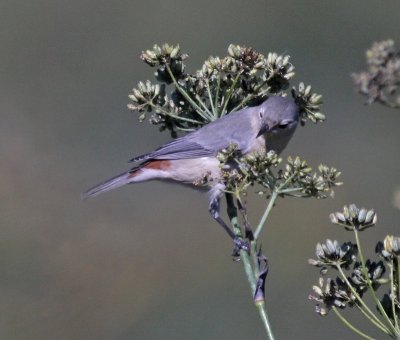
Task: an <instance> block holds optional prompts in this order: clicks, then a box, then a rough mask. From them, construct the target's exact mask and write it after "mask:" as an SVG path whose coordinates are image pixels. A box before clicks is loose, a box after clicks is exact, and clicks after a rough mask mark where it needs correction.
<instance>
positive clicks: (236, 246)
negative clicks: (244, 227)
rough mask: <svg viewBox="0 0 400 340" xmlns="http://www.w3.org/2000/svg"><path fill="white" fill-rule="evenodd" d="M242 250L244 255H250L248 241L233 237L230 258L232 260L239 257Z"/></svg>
mask: <svg viewBox="0 0 400 340" xmlns="http://www.w3.org/2000/svg"><path fill="white" fill-rule="evenodd" d="M241 250H244V251H245V252H246V253H250V243H249V241H248V240H245V239H242V238H240V237H235V238H234V239H233V252H232V257H233V258H234V259H236V258H238V257H239V256H240V251H241Z"/></svg>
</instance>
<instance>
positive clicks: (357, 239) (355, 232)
mask: <svg viewBox="0 0 400 340" xmlns="http://www.w3.org/2000/svg"><path fill="white" fill-rule="evenodd" d="M354 234H355V238H356V243H357V248H358V255H359V256H360V262H361V266H362V270H363V274H364V277H365V280H366V281H367V284H368V287H369V289H370V291H371V294H372V298H373V300H374V302H375V304H376V306H377V307H378V309H379V311H380V312H381V314H382V316H383V318H384V319H385V321H386V323H387V324H388V325H389V328H390V330H391V333H393V334H394V335H396V336H398V335H399V333H398V331H397V329H396V328H395V327H394V326H393V324H392V321H391V320H390V318H389V316H388V315H387V314H386V312H385V310H384V308H383V306H382V304H381V302H380V301H379V299H378V297H377V296H376V293H375V291H374V289H373V287H372V282H371V280H370V278H369V275H368V270H367V267H366V266H365V260H364V256H363V253H362V249H361V242H360V238H359V235H358V230H357V229H356V228H355V227H354Z"/></svg>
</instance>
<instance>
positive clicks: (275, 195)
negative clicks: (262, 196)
mask: <svg viewBox="0 0 400 340" xmlns="http://www.w3.org/2000/svg"><path fill="white" fill-rule="evenodd" d="M277 198H278V192H277V191H276V190H274V191H272V195H271V198H270V199H269V202H268V206H267V209H265V211H264V214H263V215H262V217H261V220H260V223H258V226H257V229H256V231H255V232H254V238H255V239H256V240H257V239H258V237H259V236H260V233H261V231H262V229H263V228H264V224H265V222H266V220H267V218H268V215H269V213H270V212H271V209H272V207H273V206H274V203H275V201H276V199H277Z"/></svg>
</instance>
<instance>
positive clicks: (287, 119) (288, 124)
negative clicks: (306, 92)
mask: <svg viewBox="0 0 400 340" xmlns="http://www.w3.org/2000/svg"><path fill="white" fill-rule="evenodd" d="M254 109H257V119H259V126H260V130H259V132H258V134H257V137H259V136H261V135H263V134H265V133H273V134H280V133H282V132H288V133H289V132H292V131H294V129H295V128H296V127H297V124H298V122H299V108H298V106H297V105H296V104H295V102H294V101H293V99H291V98H287V97H278V96H276V97H270V98H268V99H267V100H266V101H265V102H264V103H262V104H261V105H260V106H258V107H255V108H254Z"/></svg>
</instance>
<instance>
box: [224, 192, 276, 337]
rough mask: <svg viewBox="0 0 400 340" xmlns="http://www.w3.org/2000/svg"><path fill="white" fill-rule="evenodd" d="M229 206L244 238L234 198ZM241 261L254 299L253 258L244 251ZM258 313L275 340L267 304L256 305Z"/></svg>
mask: <svg viewBox="0 0 400 340" xmlns="http://www.w3.org/2000/svg"><path fill="white" fill-rule="evenodd" d="M226 202H227V205H228V215H229V218H230V221H231V225H232V227H233V230H234V233H235V235H237V236H239V237H242V236H243V235H242V231H241V229H240V226H239V223H238V218H237V208H236V207H235V205H234V203H233V200H232V196H230V198H227V200H226ZM240 259H241V261H242V263H243V267H244V271H245V273H246V277H247V281H248V283H249V286H250V289H251V293H252V297H253V298H254V294H255V291H256V284H257V278H256V275H255V273H254V270H253V267H252V265H251V258H250V255H249V254H247V252H245V251H244V250H240ZM255 305H256V307H257V310H258V313H259V315H260V318H261V321H262V323H263V325H264V328H265V331H266V333H267V339H269V340H274V339H275V338H274V335H273V333H272V329H271V326H270V323H269V320H268V313H267V310H266V308H265V303H261V302H260V301H258V302H256V303H255Z"/></svg>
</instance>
